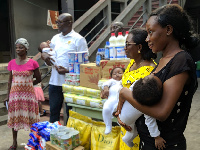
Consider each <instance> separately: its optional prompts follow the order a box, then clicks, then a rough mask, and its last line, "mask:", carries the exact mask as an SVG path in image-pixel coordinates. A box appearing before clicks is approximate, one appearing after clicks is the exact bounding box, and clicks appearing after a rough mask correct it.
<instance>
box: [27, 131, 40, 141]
mask: <svg viewBox="0 0 200 150" xmlns="http://www.w3.org/2000/svg"><path fill="white" fill-rule="evenodd" d="M29 136H30V137H31V139H32V140H33V141H34V142H35V141H38V139H37V136H36V135H35V134H34V133H33V132H31V133H30V134H29Z"/></svg>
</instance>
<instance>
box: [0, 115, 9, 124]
mask: <svg viewBox="0 0 200 150" xmlns="http://www.w3.org/2000/svg"><path fill="white" fill-rule="evenodd" d="M7 120H8V115H3V116H0V126H2V125H5V124H7Z"/></svg>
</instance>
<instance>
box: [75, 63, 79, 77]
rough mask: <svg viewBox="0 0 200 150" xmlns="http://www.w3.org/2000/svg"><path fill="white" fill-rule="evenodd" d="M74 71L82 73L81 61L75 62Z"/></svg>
mask: <svg viewBox="0 0 200 150" xmlns="http://www.w3.org/2000/svg"><path fill="white" fill-rule="evenodd" d="M74 73H77V74H80V63H75V64H74Z"/></svg>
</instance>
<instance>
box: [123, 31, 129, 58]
mask: <svg viewBox="0 0 200 150" xmlns="http://www.w3.org/2000/svg"><path fill="white" fill-rule="evenodd" d="M128 33H129V31H126V34H125V36H124V43H126V38H127V36H128ZM124 46H125V45H124ZM125 59H130V58H127V56H126V53H125Z"/></svg>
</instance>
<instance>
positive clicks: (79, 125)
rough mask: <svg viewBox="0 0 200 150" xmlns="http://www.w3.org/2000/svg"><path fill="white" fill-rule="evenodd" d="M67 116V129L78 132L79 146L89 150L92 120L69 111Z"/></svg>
mask: <svg viewBox="0 0 200 150" xmlns="http://www.w3.org/2000/svg"><path fill="white" fill-rule="evenodd" d="M69 116H70V117H69V119H68V122H67V127H72V128H74V129H75V130H78V131H79V140H80V145H81V146H84V147H85V150H90V141H91V129H92V119H91V118H89V117H86V116H83V115H81V114H79V113H76V112H73V111H69Z"/></svg>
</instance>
